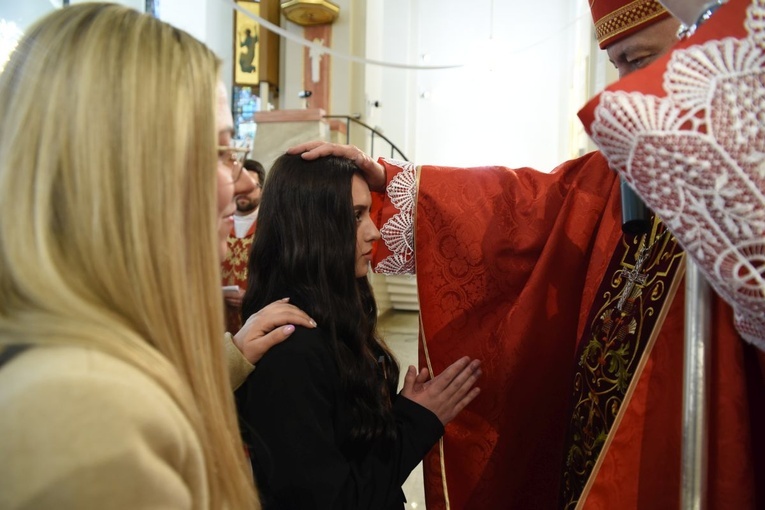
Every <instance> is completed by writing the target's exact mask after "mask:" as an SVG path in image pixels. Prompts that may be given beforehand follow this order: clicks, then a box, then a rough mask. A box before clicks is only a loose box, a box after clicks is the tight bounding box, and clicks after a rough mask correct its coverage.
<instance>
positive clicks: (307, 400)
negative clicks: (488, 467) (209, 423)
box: [236, 327, 444, 510]
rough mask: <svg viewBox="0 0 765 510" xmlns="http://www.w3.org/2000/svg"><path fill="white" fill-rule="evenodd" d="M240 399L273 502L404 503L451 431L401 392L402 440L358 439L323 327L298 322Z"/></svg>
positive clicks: (294, 508) (282, 505) (384, 507)
mask: <svg viewBox="0 0 765 510" xmlns="http://www.w3.org/2000/svg"><path fill="white" fill-rule="evenodd" d="M372 370H374V369H373V367H370V371H372ZM236 399H237V407H238V411H239V416H240V421H241V423H242V430H243V434H244V440H245V443H246V444H247V445H248V447H249V449H250V453H251V458H252V464H253V470H254V471H255V475H256V478H257V483H258V489H259V490H260V493H261V499H262V501H263V505H264V509H266V510H313V509H327V510H342V509H348V510H366V509H369V510H372V509H380V510H389V509H396V510H401V509H402V508H403V505H404V502H405V499H404V494H403V492H402V490H401V485H402V484H403V483H404V481H405V480H406V478H407V477H408V476H409V473H410V472H411V471H412V469H414V468H415V467H416V466H417V464H418V463H419V462H420V461H421V460H422V458H423V457H424V456H425V454H426V453H427V452H428V450H430V448H431V447H432V446H433V445H434V444H435V443H436V441H438V438H439V437H441V435H442V434H443V431H444V429H443V425H442V424H441V422H440V421H439V420H438V418H437V417H436V416H435V415H434V414H433V413H432V412H430V411H429V410H427V409H425V408H424V407H422V406H420V405H419V404H416V403H414V402H413V401H411V400H409V399H407V398H405V397H403V396H401V395H398V396H397V397H396V400H395V402H394V404H393V413H394V416H395V421H396V428H397V437H396V439H395V441H393V440H383V439H380V440H376V441H374V442H372V443H368V444H358V442H356V443H353V444H352V442H351V440H350V425H351V422H350V420H351V411H350V402H349V400H348V399H347V398H346V396H345V395H344V392H343V390H342V387H341V381H340V374H339V369H338V366H337V364H336V362H335V359H334V356H333V354H332V351H331V347H330V344H329V340H328V338H327V336H326V335H325V333H324V332H323V331H322V330H321V328H316V329H305V328H301V327H298V328H296V331H295V332H294V333H293V334H292V335H291V336H290V338H289V339H288V340H286V341H285V342H282V343H280V344H278V345H276V346H274V347H273V348H271V350H270V351H268V353H267V354H266V355H265V356H264V357H263V359H261V360H260V361H259V362H258V364H257V367H256V368H255V371H254V372H252V374H251V375H250V376H249V377H248V378H247V381H246V382H245V383H244V384H243V385H242V387H241V388H239V390H237V392H236Z"/></svg>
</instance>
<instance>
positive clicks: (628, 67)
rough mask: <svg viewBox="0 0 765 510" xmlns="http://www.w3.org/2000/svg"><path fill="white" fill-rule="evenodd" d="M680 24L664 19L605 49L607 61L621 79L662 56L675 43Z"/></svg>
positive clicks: (673, 20)
mask: <svg viewBox="0 0 765 510" xmlns="http://www.w3.org/2000/svg"><path fill="white" fill-rule="evenodd" d="M678 28H680V22H679V21H678V20H676V19H675V18H671V17H670V18H665V19H663V20H661V21H657V22H656V23H654V24H652V25H649V26H647V27H646V28H644V29H643V30H640V31H639V32H635V33H634V34H632V35H630V36H627V37H625V38H624V39H621V40H619V41H616V42H615V43H613V44H611V45H609V46H608V47H606V53H607V54H608V59H609V60H610V61H611V63H612V64H613V65H614V67H616V69H617V70H618V71H619V78H623V77H625V76H627V75H628V74H630V73H631V72H633V71H637V70H638V69H642V68H644V67H646V66H647V65H648V64H650V63H651V62H653V61H654V60H656V59H657V58H659V57H660V56H662V55H664V54H665V53H666V52H667V51H669V49H670V48H672V46H674V44H675V43H676V42H677V29H678Z"/></svg>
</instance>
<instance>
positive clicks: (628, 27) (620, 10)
mask: <svg viewBox="0 0 765 510" xmlns="http://www.w3.org/2000/svg"><path fill="white" fill-rule="evenodd" d="M590 10H591V11H592V21H593V23H594V24H595V36H596V37H597V39H598V44H599V45H600V48H601V49H605V48H606V47H607V46H609V45H610V44H612V43H615V42H616V41H618V40H619V39H622V38H624V37H627V36H628V35H630V34H633V33H635V32H637V31H638V30H642V29H643V28H645V27H646V26H647V25H650V24H652V23H656V22H657V21H659V20H662V19H664V18H666V17H668V16H669V15H670V14H669V12H667V10H666V9H664V7H662V5H661V4H660V3H659V2H657V1H656V0H590Z"/></svg>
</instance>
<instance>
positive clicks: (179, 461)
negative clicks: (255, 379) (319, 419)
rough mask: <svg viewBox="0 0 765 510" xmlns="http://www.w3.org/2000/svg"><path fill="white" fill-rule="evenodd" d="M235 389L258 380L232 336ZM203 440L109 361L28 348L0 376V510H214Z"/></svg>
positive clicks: (143, 383)
mask: <svg viewBox="0 0 765 510" xmlns="http://www.w3.org/2000/svg"><path fill="white" fill-rule="evenodd" d="M226 352H227V359H228V361H229V365H230V367H231V368H232V370H231V373H232V383H233V384H234V386H238V385H239V384H241V382H242V381H243V380H244V378H246V376H247V374H249V372H251V371H252V369H253V366H252V365H250V364H249V363H248V362H247V361H246V360H245V359H244V358H243V357H242V356H241V354H239V351H238V350H236V347H235V346H234V345H233V344H232V343H231V338H230V336H229V335H227V347H226ZM206 477H207V474H206V472H205V467H204V462H203V459H202V448H201V445H200V443H199V438H198V437H197V435H196V433H195V432H194V430H193V429H192V427H191V424H190V423H189V422H188V420H187V419H186V418H185V416H184V415H183V413H182V412H181V410H180V408H179V407H178V406H177V405H176V404H175V402H174V401H173V400H172V399H171V398H170V396H169V395H168V394H167V393H166V392H165V391H164V390H163V389H162V388H161V387H160V386H159V385H158V384H157V383H156V382H155V381H154V380H152V379H150V378H149V377H147V376H146V375H145V374H143V373H142V372H140V371H138V370H137V369H136V368H135V367H133V366H131V365H128V364H126V363H125V362H123V361H120V360H118V359H116V358H114V357H111V356H109V355H106V354H104V353H102V352H98V351H94V350H88V349H84V348H80V347H46V348H31V349H28V350H26V351H24V352H23V353H21V354H19V355H18V357H17V358H14V359H13V360H11V361H10V362H9V363H8V364H6V365H4V366H3V367H2V368H0V509H3V510H6V509H46V508H51V509H57V510H58V509H73V510H74V509H78V510H80V509H85V510H87V509H148V508H152V509H182V508H189V509H191V508H207V507H208V506H209V503H208V494H207V483H206Z"/></svg>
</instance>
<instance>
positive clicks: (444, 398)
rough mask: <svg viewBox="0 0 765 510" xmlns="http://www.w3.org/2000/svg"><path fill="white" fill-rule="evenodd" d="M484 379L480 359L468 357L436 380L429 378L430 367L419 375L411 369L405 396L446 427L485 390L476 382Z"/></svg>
mask: <svg viewBox="0 0 765 510" xmlns="http://www.w3.org/2000/svg"><path fill="white" fill-rule="evenodd" d="M480 376H481V362H480V360H471V359H470V358H468V357H467V356H465V357H464V358H460V359H458V360H457V361H455V362H454V363H452V364H451V365H450V366H449V368H447V369H446V370H444V371H443V372H441V373H440V374H438V375H437V376H436V377H434V378H433V379H429V372H428V369H427V368H423V369H422V370H420V372H419V373H417V369H416V368H415V367H414V366H409V370H408V371H407V373H406V376H405V377H404V387H403V389H402V390H401V395H403V396H404V397H406V398H408V399H409V400H412V401H414V402H417V403H418V404H420V405H421V406H423V407H424V408H426V409H428V410H429V411H431V412H432V413H433V414H435V415H436V417H438V419H439V420H440V421H441V423H443V424H444V425H446V424H447V423H449V422H450V421H452V420H453V419H454V417H455V416H457V415H458V414H459V413H460V411H462V410H463V409H464V408H465V407H466V406H467V405H468V404H469V403H470V402H472V401H473V399H474V398H476V397H477V396H478V394H479V393H480V391H481V390H480V388H478V387H475V383H476V382H477V381H478V378H479V377H480Z"/></svg>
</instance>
